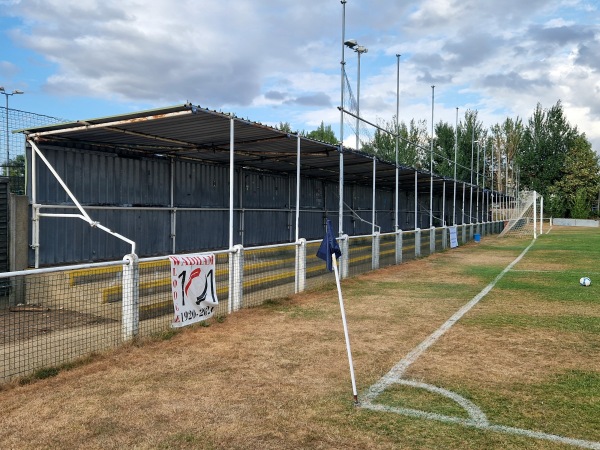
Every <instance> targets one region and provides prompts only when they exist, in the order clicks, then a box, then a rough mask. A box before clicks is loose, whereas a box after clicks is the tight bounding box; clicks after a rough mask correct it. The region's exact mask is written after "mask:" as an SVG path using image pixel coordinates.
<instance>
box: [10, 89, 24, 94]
mask: <svg viewBox="0 0 600 450" xmlns="http://www.w3.org/2000/svg"><path fill="white" fill-rule="evenodd" d="M12 93H13V94H24V93H25V92H23V91H21V90H19V89H15V90H14V91H13V92H12Z"/></svg>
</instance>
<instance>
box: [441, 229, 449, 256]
mask: <svg viewBox="0 0 600 450" xmlns="http://www.w3.org/2000/svg"><path fill="white" fill-rule="evenodd" d="M447 247H448V227H447V226H446V225H444V227H443V228H442V249H443V250H446V248H447Z"/></svg>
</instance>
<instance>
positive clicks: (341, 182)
mask: <svg viewBox="0 0 600 450" xmlns="http://www.w3.org/2000/svg"><path fill="white" fill-rule="evenodd" d="M341 3H342V61H341V63H340V66H341V67H340V70H341V80H340V84H341V86H340V95H341V102H340V106H341V108H340V179H339V207H338V209H339V212H338V214H339V221H338V236H342V235H343V233H344V231H343V230H344V153H343V150H344V81H345V76H346V68H345V65H346V61H345V51H344V50H345V47H346V46H345V44H344V42H345V40H346V0H341Z"/></svg>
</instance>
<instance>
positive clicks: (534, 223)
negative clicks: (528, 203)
mask: <svg viewBox="0 0 600 450" xmlns="http://www.w3.org/2000/svg"><path fill="white" fill-rule="evenodd" d="M536 213H537V192H536V191H533V238H534V239H537V215H536Z"/></svg>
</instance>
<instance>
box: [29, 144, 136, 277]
mask: <svg viewBox="0 0 600 450" xmlns="http://www.w3.org/2000/svg"><path fill="white" fill-rule="evenodd" d="M28 142H29V143H30V144H31V148H32V149H33V155H34V156H33V157H32V176H33V179H32V183H31V185H32V196H31V198H32V201H33V209H34V211H33V217H32V220H33V221H34V223H33V227H32V228H33V229H34V233H35V236H34V239H33V242H32V243H33V246H34V251H35V268H36V269H37V268H38V267H39V217H73V218H75V219H82V220H84V221H85V222H87V223H88V224H89V225H90V226H91V227H94V228H98V229H100V230H102V231H105V232H107V233H108V234H111V235H112V236H115V237H116V238H118V239H120V240H122V241H125V242H127V243H128V244H130V245H131V253H132V254H135V242H134V241H132V240H131V239H128V238H126V237H125V236H123V235H121V234H119V233H116V232H114V231H112V230H111V229H109V228H107V227H105V226H104V225H102V224H101V223H100V222H95V221H93V220H92V219H91V218H90V216H89V215H88V213H87V212H86V211H85V209H83V207H82V206H81V204H80V203H79V201H78V200H77V198H75V196H74V195H73V193H72V192H71V190H70V189H69V188H68V186H67V185H66V183H65V182H64V181H63V179H62V178H61V177H60V175H59V174H58V173H57V172H56V170H54V167H52V164H50V162H49V161H48V160H47V159H46V157H45V156H44V155H43V154H42V152H41V151H40V149H39V148H38V146H37V145H36V144H35V142H33V140H31V139H28ZM35 155H37V156H39V157H40V159H41V160H42V161H43V162H44V164H46V167H48V170H50V173H51V174H52V175H53V176H54V178H55V179H56V181H58V183H59V184H60V185H61V187H62V188H63V189H64V190H65V192H66V193H67V195H68V196H69V198H70V199H71V201H72V202H73V203H74V204H75V206H76V207H77V209H78V210H79V211H80V212H81V214H40V213H39V208H40V206H42V205H38V204H37V201H36V199H37V194H36V190H37V185H36V180H35V176H36V172H35V164H36V158H35Z"/></svg>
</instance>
